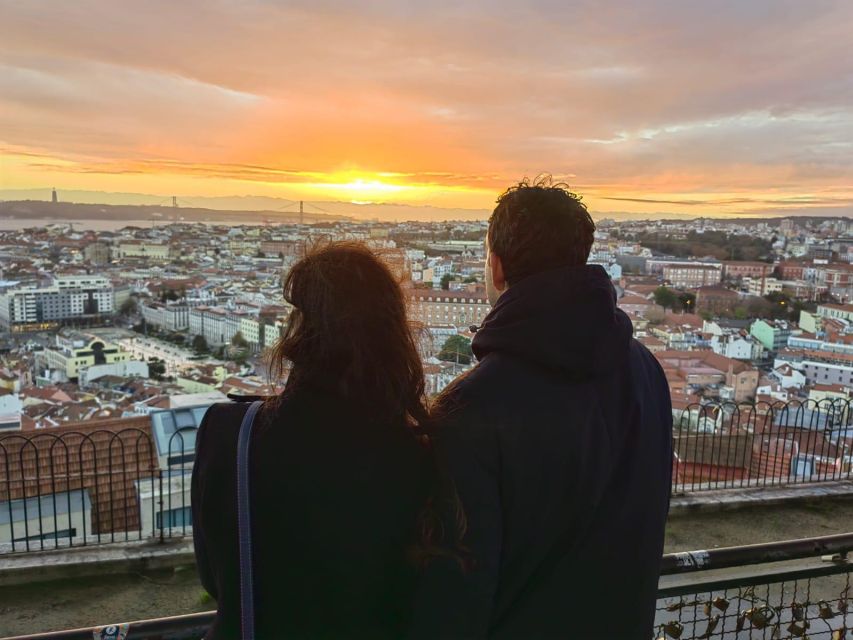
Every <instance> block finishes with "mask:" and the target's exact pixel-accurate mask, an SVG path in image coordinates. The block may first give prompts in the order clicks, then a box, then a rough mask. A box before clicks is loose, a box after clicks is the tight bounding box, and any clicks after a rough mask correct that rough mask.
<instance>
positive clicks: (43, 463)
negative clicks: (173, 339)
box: [0, 398, 853, 554]
mask: <svg viewBox="0 0 853 640" xmlns="http://www.w3.org/2000/svg"><path fill="white" fill-rule="evenodd" d="M195 432H196V427H194V426H193V427H181V428H175V430H174V431H173V432H170V433H169V434H168V436H167V437H166V439H163V440H161V441H155V440H154V438H153V437H152V435H151V432H150V431H147V430H145V429H137V428H132V429H130V428H129V429H120V430H116V431H111V430H107V429H97V428H94V429H93V430H89V431H83V430H81V431H72V432H62V433H52V432H51V431H50V430H49V429H45V430H39V431H37V432H30V433H20V432H19V433H11V434H5V435H0V554H2V553H9V552H16V551H33V550H47V549H53V548H57V547H68V546H77V545H88V544H99V543H106V542H120V541H129V540H143V539H157V538H160V539H165V538H167V537H173V536H183V535H187V534H189V533H191V532H192V522H191V515H190V514H191V508H190V474H191V468H192V463H193V460H194V457H195ZM851 448H853V411H851V407H850V401H848V400H838V399H832V398H828V399H825V400H821V401H814V400H809V401H802V402H800V401H792V402H787V403H781V402H779V403H774V404H769V403H757V404H743V403H740V404H737V403H710V404H702V405H699V404H696V405H690V406H688V407H686V408H684V409H683V410H681V411H679V412H678V415H677V416H676V417H675V419H674V428H673V461H672V471H673V492H674V493H688V492H689V493H693V492H701V491H707V490H713V489H749V488H756V487H767V486H781V485H792V484H800V483H811V482H829V481H841V480H849V479H851V472H853V455H851V454H853V451H851Z"/></svg>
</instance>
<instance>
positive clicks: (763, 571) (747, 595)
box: [654, 534, 853, 640]
mask: <svg viewBox="0 0 853 640" xmlns="http://www.w3.org/2000/svg"><path fill="white" fill-rule="evenodd" d="M851 550H853V534H842V535H836V536H826V537H822V538H809V539H805V540H792V541H788V542H775V543H769V544H760V545H749V546H744V547H731V548H726V549H715V550H711V551H692V552H687V553H675V554H669V555H667V556H664V558H663V565H662V576H661V581H660V584H659V590H658V602H657V610H656V612H655V634H654V638H658V639H668V638H671V639H674V640H696V639H702V640H705V639H715V640H716V639H719V640H729V639H734V638H738V639H746V638H749V639H753V638H764V639H767V638H770V639H774V638H812V639H816V638H825V639H827V640H842V639H846V638H849V637H851V636H850V635H849V634H851V625H853V601H851V597H853V593H851V590H850V572H851V564H850V562H849V560H848V558H847V554H848V552H849V551H851Z"/></svg>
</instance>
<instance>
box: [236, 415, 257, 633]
mask: <svg viewBox="0 0 853 640" xmlns="http://www.w3.org/2000/svg"><path fill="white" fill-rule="evenodd" d="M262 404H263V402H261V401H260V400H256V401H255V402H253V403H252V404H250V405H249V408H248V409H247V410H246V415H245V416H243V422H242V423H241V424H240V435H239V437H238V440H237V531H238V535H239V538H240V629H241V630H242V633H241V637H242V638H243V640H254V638H255V593H254V591H255V586H254V581H253V576H252V519H251V512H250V509H249V445H250V443H251V438H252V425H253V424H254V422H255V416H256V415H257V413H258V409H260V408H261V405H262Z"/></svg>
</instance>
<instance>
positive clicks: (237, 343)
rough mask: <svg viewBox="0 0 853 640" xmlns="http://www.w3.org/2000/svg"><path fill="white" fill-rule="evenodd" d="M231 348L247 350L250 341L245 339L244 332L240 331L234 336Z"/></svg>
mask: <svg viewBox="0 0 853 640" xmlns="http://www.w3.org/2000/svg"><path fill="white" fill-rule="evenodd" d="M231 346H232V347H237V348H239V349H245V348H246V347H248V346H249V341H248V340H246V338H244V337H243V332H242V331H238V332H237V333H235V334H234V337H233V338H231Z"/></svg>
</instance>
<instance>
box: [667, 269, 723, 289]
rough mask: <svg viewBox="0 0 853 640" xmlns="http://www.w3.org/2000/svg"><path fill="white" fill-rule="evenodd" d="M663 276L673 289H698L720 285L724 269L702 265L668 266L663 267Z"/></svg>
mask: <svg viewBox="0 0 853 640" xmlns="http://www.w3.org/2000/svg"><path fill="white" fill-rule="evenodd" d="M661 275H662V276H663V279H664V280H666V281H667V282H669V283H670V284H671V285H672V286H673V287H676V288H679V289H697V288H699V287H705V286H708V285H714V284H718V283H719V282H720V281H721V280H722V269H721V267H719V266H704V265H700V264H668V265H665V266H664V267H663V270H662V271H661Z"/></svg>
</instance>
